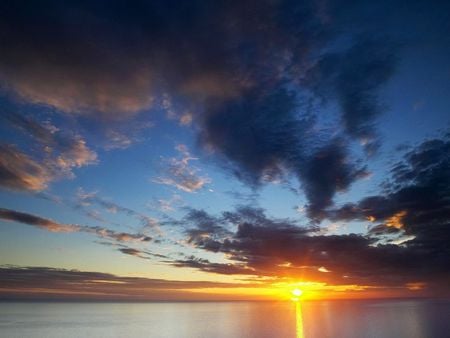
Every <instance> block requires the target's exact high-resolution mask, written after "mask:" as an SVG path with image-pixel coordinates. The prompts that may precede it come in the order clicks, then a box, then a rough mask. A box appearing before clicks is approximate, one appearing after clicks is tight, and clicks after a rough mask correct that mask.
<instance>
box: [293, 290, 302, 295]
mask: <svg viewBox="0 0 450 338" xmlns="http://www.w3.org/2000/svg"><path fill="white" fill-rule="evenodd" d="M292 294H293V295H294V296H295V297H300V296H301V295H302V294H303V291H302V290H300V289H294V290H292Z"/></svg>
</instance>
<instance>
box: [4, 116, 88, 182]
mask: <svg viewBox="0 0 450 338" xmlns="http://www.w3.org/2000/svg"><path fill="white" fill-rule="evenodd" d="M2 118H3V119H5V120H6V121H7V123H8V124H9V125H10V126H12V127H14V128H16V129H18V130H20V131H21V132H22V133H23V134H24V135H27V136H29V137H30V138H31V145H30V148H31V149H33V150H37V151H34V152H33V155H35V154H36V153H37V154H39V156H36V155H35V156H31V155H28V154H26V153H25V152H23V151H22V150H20V149H19V148H17V146H15V145H11V144H0V155H1V156H0V185H2V186H3V187H5V188H9V189H13V190H25V191H42V190H44V189H46V188H47V186H48V184H49V183H50V182H52V181H55V180H58V179H61V178H63V177H66V178H73V177H74V176H75V174H74V172H73V170H74V169H77V168H81V167H84V166H87V165H91V164H95V163H97V154H96V153H95V152H94V151H93V150H91V149H90V148H89V147H88V146H87V144H86V141H85V140H84V139H83V138H82V137H81V136H80V135H68V134H64V133H62V132H61V131H60V130H59V129H58V128H56V127H55V126H53V125H51V124H49V123H38V122H36V121H35V120H33V119H31V118H29V117H26V116H23V115H20V114H17V113H13V112H10V111H6V112H4V114H3V115H2Z"/></svg>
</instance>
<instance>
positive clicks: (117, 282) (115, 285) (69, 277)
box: [0, 266, 255, 301]
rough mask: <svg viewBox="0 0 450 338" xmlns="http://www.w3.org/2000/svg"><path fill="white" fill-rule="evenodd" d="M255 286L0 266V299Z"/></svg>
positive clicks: (189, 293)
mask: <svg viewBox="0 0 450 338" xmlns="http://www.w3.org/2000/svg"><path fill="white" fill-rule="evenodd" d="M254 286H255V284H254V283H220V282H207V281H193V282H190V281H177V280H167V279H152V278H142V277H121V276H116V275H113V274H108V273H101V272H87V271H78V270H66V269H56V268H47V267H17V266H2V267H0V298H1V299H3V300H5V299H14V300H19V299H21V300H37V299H42V300H51V299H64V300H92V301H94V300H119V301H120V300H127V301H130V300H135V301H149V300H183V299H184V300H199V299H202V295H201V294H199V293H198V292H195V291H201V289H203V288H223V289H229V288H233V287H243V288H245V287H254ZM219 298H220V297H219Z"/></svg>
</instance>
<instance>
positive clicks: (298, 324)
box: [295, 300, 305, 338]
mask: <svg viewBox="0 0 450 338" xmlns="http://www.w3.org/2000/svg"><path fill="white" fill-rule="evenodd" d="M295 328H296V338H305V334H304V332H303V314H302V303H301V301H300V300H298V301H296V302H295Z"/></svg>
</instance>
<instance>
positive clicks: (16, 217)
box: [0, 208, 152, 242]
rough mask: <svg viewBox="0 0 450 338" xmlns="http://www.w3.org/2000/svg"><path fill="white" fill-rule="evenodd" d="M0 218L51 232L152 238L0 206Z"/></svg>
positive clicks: (119, 238) (139, 239)
mask: <svg viewBox="0 0 450 338" xmlns="http://www.w3.org/2000/svg"><path fill="white" fill-rule="evenodd" d="M0 220H6V221H11V222H18V223H22V224H27V225H31V226H35V227H38V228H41V229H44V230H47V231H50V232H84V233H88V234H93V235H96V236H98V237H101V238H106V239H110V240H115V241H119V242H133V241H136V242H149V241H151V240H152V238H151V237H149V236H146V235H144V234H134V233H127V232H117V231H114V230H110V229H107V228H102V227H98V226H87V225H78V224H63V223H58V222H55V221H52V220H49V219H46V218H43V217H39V216H36V215H32V214H28V213H24V212H20V211H15V210H10V209H4V208H0Z"/></svg>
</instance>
